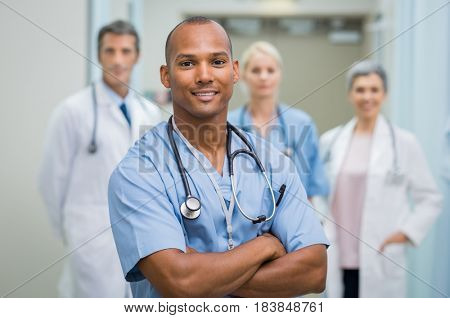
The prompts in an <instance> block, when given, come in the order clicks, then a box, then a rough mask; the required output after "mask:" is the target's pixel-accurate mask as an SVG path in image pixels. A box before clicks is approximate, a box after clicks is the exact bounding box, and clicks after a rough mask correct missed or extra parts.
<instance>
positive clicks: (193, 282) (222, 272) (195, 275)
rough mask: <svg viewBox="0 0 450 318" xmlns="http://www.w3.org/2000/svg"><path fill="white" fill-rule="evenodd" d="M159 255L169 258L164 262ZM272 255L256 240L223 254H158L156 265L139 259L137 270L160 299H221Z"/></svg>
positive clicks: (262, 240) (262, 242) (259, 239)
mask: <svg viewBox="0 0 450 318" xmlns="http://www.w3.org/2000/svg"><path fill="white" fill-rule="evenodd" d="M162 253H165V254H166V255H169V256H168V257H167V258H166V259H164V257H166V256H165V255H164V254H162ZM158 254H159V255H158ZM272 254H273V251H272V250H271V249H270V248H269V247H268V246H267V245H266V244H265V241H264V239H263V238H257V239H254V240H252V241H249V242H247V243H245V244H243V245H241V246H238V247H237V248H235V249H233V250H231V251H227V252H222V253H187V254H185V253H182V252H181V251H176V252H175V253H174V252H173V251H172V252H170V254H169V253H167V251H161V252H158V253H155V255H154V256H156V257H158V258H159V260H158V262H159V263H158V265H156V266H155V264H154V262H152V261H151V260H152V258H153V259H154V257H153V255H152V256H150V257H149V258H148V259H147V258H146V259H143V260H141V262H140V263H139V268H140V269H141V271H142V272H143V273H144V275H145V276H146V277H147V278H148V279H149V280H150V282H151V283H152V284H154V285H155V287H156V288H157V290H158V291H159V292H160V293H161V294H162V295H163V296H166V297H221V296H224V295H228V294H230V293H231V292H232V291H234V290H236V289H238V288H239V287H240V286H241V285H242V284H244V283H245V282H246V281H248V280H249V279H250V278H251V277H252V276H253V275H254V273H255V272H256V271H257V270H258V268H259V267H260V266H261V264H262V263H264V262H265V261H267V260H269V259H271V258H272ZM165 264H167V266H166V265H165ZM161 265H162V266H161Z"/></svg>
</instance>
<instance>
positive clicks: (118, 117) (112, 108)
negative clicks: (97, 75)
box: [96, 82, 128, 128]
mask: <svg viewBox="0 0 450 318" xmlns="http://www.w3.org/2000/svg"><path fill="white" fill-rule="evenodd" d="M96 92H97V103H98V106H99V107H106V108H107V109H108V111H109V113H110V114H111V116H112V117H113V118H114V120H115V121H117V122H118V123H119V125H121V126H124V127H126V128H128V122H127V120H126V119H125V116H124V115H123V114H122V112H121V110H120V108H119V105H116V104H115V103H114V101H113V100H112V99H111V97H110V96H109V95H108V93H107V92H106V91H105V90H104V88H103V86H102V84H101V83H100V82H98V83H97V84H96Z"/></svg>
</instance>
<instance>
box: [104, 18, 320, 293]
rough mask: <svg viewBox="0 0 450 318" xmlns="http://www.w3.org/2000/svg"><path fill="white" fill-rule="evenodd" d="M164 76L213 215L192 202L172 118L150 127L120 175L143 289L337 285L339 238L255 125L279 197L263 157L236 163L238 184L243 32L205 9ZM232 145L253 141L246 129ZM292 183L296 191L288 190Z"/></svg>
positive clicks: (121, 211)
mask: <svg viewBox="0 0 450 318" xmlns="http://www.w3.org/2000/svg"><path fill="white" fill-rule="evenodd" d="M166 63H167V65H163V66H161V82H162V83H163V85H164V86H165V87H167V88H171V90H172V96H173V108H174V119H173V120H172V125H173V127H174V131H173V132H172V136H173V139H174V143H175V144H176V147H177V149H178V152H179V159H180V160H181V162H182V165H183V167H184V169H185V171H186V176H187V181H188V184H189V187H190V192H191V193H192V196H194V197H196V198H198V199H199V200H200V201H201V213H200V215H199V216H198V217H197V218H195V219H188V218H186V217H184V216H183V214H182V213H181V212H180V210H181V209H180V206H181V205H182V204H183V202H185V200H186V190H185V187H184V183H183V182H182V175H181V173H180V170H179V168H178V166H177V161H176V158H175V155H174V147H172V145H171V144H170V141H169V135H168V129H167V128H168V127H167V126H168V124H167V123H162V124H160V125H158V126H157V127H155V128H153V129H152V130H150V131H148V132H147V133H146V134H145V135H144V137H143V138H142V139H141V140H140V141H139V142H138V143H136V145H135V146H134V147H133V148H131V149H130V151H129V152H128V154H127V156H126V157H125V158H124V159H123V160H122V162H121V163H120V164H119V165H118V167H117V168H116V170H115V171H114V173H113V174H112V176H111V180H110V185H109V205H110V218H111V224H112V229H113V234H114V239H115V242H116V246H117V250H118V253H119V256H120V259H121V263H122V268H123V271H124V274H125V277H126V279H127V280H128V281H130V282H131V288H132V292H133V295H134V297H162V296H164V297H222V296H230V295H233V296H241V297H292V296H298V295H302V294H306V293H311V292H321V291H322V290H323V289H324V287H325V277H326V262H327V260H326V246H327V244H328V241H327V239H326V237H325V235H324V233H323V231H322V228H321V226H320V223H319V221H318V219H317V218H316V216H315V214H314V211H313V210H312V209H311V207H310V206H309V204H308V202H307V197H306V193H305V190H304V188H303V185H302V183H301V181H300V178H299V176H298V173H297V171H296V169H295V166H294V165H293V163H292V162H291V160H289V159H288V158H287V157H285V156H284V155H282V154H281V153H280V152H279V151H277V150H276V149H275V148H274V147H273V146H271V145H270V144H269V143H267V142H266V141H264V140H263V139H260V138H258V137H256V136H254V135H251V134H246V133H244V136H245V138H246V139H247V140H248V141H249V142H250V143H251V144H252V145H253V147H254V148H255V152H256V153H257V155H258V156H259V158H260V159H261V163H262V165H263V166H264V167H265V170H266V172H267V177H268V179H269V182H270V184H271V186H272V187H273V189H274V191H275V193H276V194H275V199H276V200H277V201H279V202H278V203H279V205H278V207H277V208H276V212H275V215H274V217H273V218H271V219H270V220H269V221H267V222H260V223H256V224H254V223H253V222H251V221H249V220H248V219H247V218H245V217H244V215H243V214H242V213H241V212H240V210H239V209H238V206H237V202H239V204H240V207H241V208H242V210H243V211H246V212H247V213H249V214H251V215H252V216H253V217H257V216H259V215H262V214H264V215H267V216H269V215H270V213H271V211H272V207H273V200H272V196H271V193H270V191H269V188H268V186H267V184H266V181H265V179H264V177H263V175H262V173H261V171H260V170H259V168H258V166H257V165H256V164H255V161H254V160H253V159H252V158H251V157H249V156H244V155H239V156H237V157H236V158H235V159H234V161H233V163H234V173H235V189H236V197H237V202H235V200H234V196H233V193H232V190H231V182H230V175H229V166H228V159H227V156H226V153H227V149H228V148H227V125H226V122H227V110H228V102H229V100H230V98H231V96H232V93H233V86H234V84H235V83H236V82H237V81H238V79H239V67H238V62H237V61H233V59H232V52H231V42H230V40H229V37H228V35H227V34H226V32H225V30H224V29H223V28H222V27H221V26H220V25H219V24H217V23H216V22H214V21H212V20H209V19H206V18H202V17H194V18H190V19H187V20H185V21H183V22H182V23H180V24H179V25H177V26H176V27H175V28H174V30H173V31H172V32H171V33H170V34H169V36H168V39H167V42H166ZM228 138H230V145H229V146H230V148H231V151H235V150H236V149H241V148H246V146H245V145H244V142H243V140H242V139H240V138H239V137H238V136H237V134H236V133H232V134H231V135H229V136H228ZM283 185H284V187H285V189H286V191H285V192H284V195H282V194H280V193H282V192H283V191H282V189H283Z"/></svg>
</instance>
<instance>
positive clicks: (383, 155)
mask: <svg viewBox="0 0 450 318" xmlns="http://www.w3.org/2000/svg"><path fill="white" fill-rule="evenodd" d="M390 142H391V137H390V133H389V126H388V123H387V121H386V119H385V118H384V116H382V115H379V116H378V118H377V122H376V124H375V129H374V132H373V137H372V145H371V148H370V159H369V173H370V174H384V173H386V171H387V170H388V169H389V167H390V165H391V164H392V151H391V147H390V144H389V143H390Z"/></svg>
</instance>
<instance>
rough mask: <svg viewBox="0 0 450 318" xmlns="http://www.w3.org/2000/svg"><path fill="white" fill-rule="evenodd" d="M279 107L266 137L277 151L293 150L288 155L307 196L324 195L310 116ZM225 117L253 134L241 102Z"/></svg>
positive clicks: (325, 185) (326, 190) (326, 189)
mask: <svg viewBox="0 0 450 318" xmlns="http://www.w3.org/2000/svg"><path fill="white" fill-rule="evenodd" d="M279 109H280V113H281V119H278V123H277V124H273V125H272V126H271V127H270V128H269V132H268V134H267V136H266V140H268V141H270V142H271V143H272V144H273V145H274V146H275V147H276V148H277V149H278V150H280V151H281V152H284V151H285V150H286V148H287V147H289V148H291V149H292V150H293V156H291V157H292V160H293V161H294V163H295V165H296V167H297V170H298V171H299V174H300V179H301V180H302V182H303V185H304V186H305V189H306V193H307V194H308V197H313V196H316V195H321V196H326V195H328V193H329V185H328V180H327V178H326V175H325V170H324V167H323V163H322V160H321V159H320V155H319V146H318V144H319V142H318V137H317V129H316V126H315V124H314V122H313V120H312V119H311V117H310V116H309V115H308V114H306V113H305V112H303V111H301V110H299V109H294V108H288V107H287V106H285V105H281V106H279ZM228 121H229V122H230V123H232V124H234V125H236V126H238V127H240V128H242V129H244V130H248V131H251V132H252V133H254V134H257V132H255V131H254V130H253V129H252V128H251V126H252V118H251V116H250V114H249V112H248V111H247V109H246V107H244V106H243V107H240V108H238V109H236V110H234V111H232V112H230V113H229V114H228ZM281 125H283V126H284V127H281Z"/></svg>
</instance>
